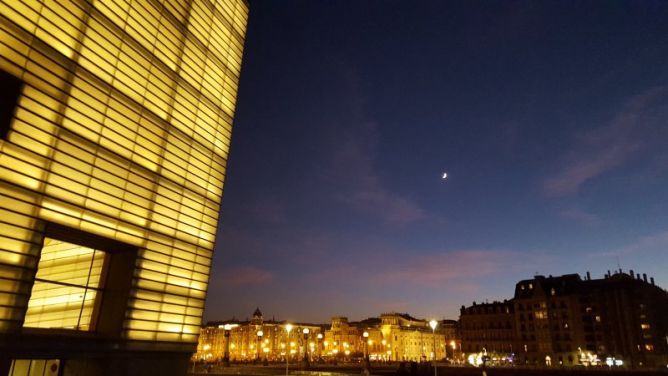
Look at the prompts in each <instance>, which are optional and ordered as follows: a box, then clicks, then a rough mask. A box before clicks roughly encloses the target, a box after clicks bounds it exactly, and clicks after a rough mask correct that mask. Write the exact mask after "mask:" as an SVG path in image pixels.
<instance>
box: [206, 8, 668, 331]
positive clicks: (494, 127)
mask: <svg viewBox="0 0 668 376" xmlns="http://www.w3.org/2000/svg"><path fill="white" fill-rule="evenodd" d="M667 19H668V3H666V2H665V1H656V2H653V1H644V2H634V1H629V2H622V1H619V2H593V1H592V2H589V1H584V2H582V1H578V2H564V1H555V2H549V1H547V2H529V1H502V2H501V1H499V2H496V1H489V2H475V1H474V2H470V1H454V2H445V1H433V2H430V1H420V2H413V1H365V2H351V1H326V2H324V1H278V2H276V1H252V2H251V15H250V24H249V30H248V34H247V40H246V50H245V55H244V67H243V72H242V77H241V86H240V91H239V102H238V107H237V113H236V119H235V129H234V134H233V140H232V149H231V155H230V159H229V164H228V174H227V178H226V182H225V184H226V185H225V195H224V198H223V205H222V215H221V221H220V226H219V227H220V228H219V237H218V240H217V249H216V254H215V257H214V267H213V269H212V275H211V284H210V287H209V293H208V297H207V299H208V300H207V309H206V312H205V318H206V319H208V320H216V319H226V318H230V317H232V316H235V317H237V318H245V317H247V316H249V315H251V314H252V312H253V310H254V309H255V307H257V306H259V307H260V308H261V309H262V311H263V312H264V313H265V315H266V316H268V317H271V316H274V317H275V318H276V319H290V320H297V321H312V322H327V321H329V319H330V317H331V316H334V315H347V316H349V317H350V318H351V319H362V318H366V317H369V316H377V315H378V314H380V313H381V312H387V311H399V312H409V313H411V314H412V315H414V316H417V317H439V318H444V317H445V318H457V316H458V312H459V311H458V309H459V307H460V306H461V305H470V304H471V302H472V301H474V300H475V301H484V300H490V301H491V300H495V299H504V298H510V297H511V296H512V293H513V289H514V284H515V282H517V281H518V280H520V279H525V278H529V277H531V276H533V275H534V274H536V273H539V274H544V275H549V274H552V275H559V274H564V273H580V274H584V273H585V272H586V271H588V270H589V271H591V272H592V275H593V277H602V275H603V274H604V273H605V272H606V271H607V270H609V269H617V268H618V264H619V265H620V266H621V267H622V268H623V269H624V270H628V269H633V270H635V271H636V272H640V273H647V274H648V275H651V276H654V277H655V279H656V282H657V283H658V284H659V285H661V286H663V287H664V288H665V287H668V273H666V270H668V251H667V250H668V216H667V215H666V213H668V189H666V187H668V147H667V145H668V22H666V20H667ZM443 172H447V173H448V178H447V179H446V180H442V179H441V175H442V173H443Z"/></svg>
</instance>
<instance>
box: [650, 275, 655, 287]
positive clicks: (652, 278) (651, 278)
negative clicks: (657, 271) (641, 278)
mask: <svg viewBox="0 0 668 376" xmlns="http://www.w3.org/2000/svg"><path fill="white" fill-rule="evenodd" d="M649 280H650V281H651V282H652V286H654V277H650V279H649Z"/></svg>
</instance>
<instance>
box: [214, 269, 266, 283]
mask: <svg viewBox="0 0 668 376" xmlns="http://www.w3.org/2000/svg"><path fill="white" fill-rule="evenodd" d="M218 274H219V275H221V276H224V277H225V283H226V284H228V285H230V286H234V287H242V286H260V285H267V284H269V283H271V282H272V280H273V279H274V275H273V273H271V272H270V271H268V270H263V269H260V268H257V267H254V266H243V267H234V268H228V269H224V270H222V271H221V272H219V273H218Z"/></svg>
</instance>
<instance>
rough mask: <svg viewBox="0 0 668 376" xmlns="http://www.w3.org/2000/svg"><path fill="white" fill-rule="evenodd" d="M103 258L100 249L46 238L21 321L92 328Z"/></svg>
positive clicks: (27, 324) (39, 325) (40, 325)
mask: <svg viewBox="0 0 668 376" xmlns="http://www.w3.org/2000/svg"><path fill="white" fill-rule="evenodd" d="M104 258H105V252H102V251H100V250H96V249H93V248H88V247H84V246H80V245H77V244H72V243H67V242H64V241H60V240H55V239H51V238H45V239H44V247H43V248H42V253H41V256H40V260H39V265H38V266H37V275H36V276H35V284H34V285H33V288H32V293H31V295H30V301H29V302H28V311H27V313H26V317H25V322H24V324H23V325H24V326H25V327H32V328H62V329H73V330H84V331H89V330H92V329H93V326H94V321H95V314H96V308H97V307H98V306H99V305H100V301H101V295H102V294H101V287H102V286H101V283H100V282H101V276H102V269H103V266H104Z"/></svg>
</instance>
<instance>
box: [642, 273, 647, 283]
mask: <svg viewBox="0 0 668 376" xmlns="http://www.w3.org/2000/svg"><path fill="white" fill-rule="evenodd" d="M642 280H643V281H645V283H647V273H642Z"/></svg>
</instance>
